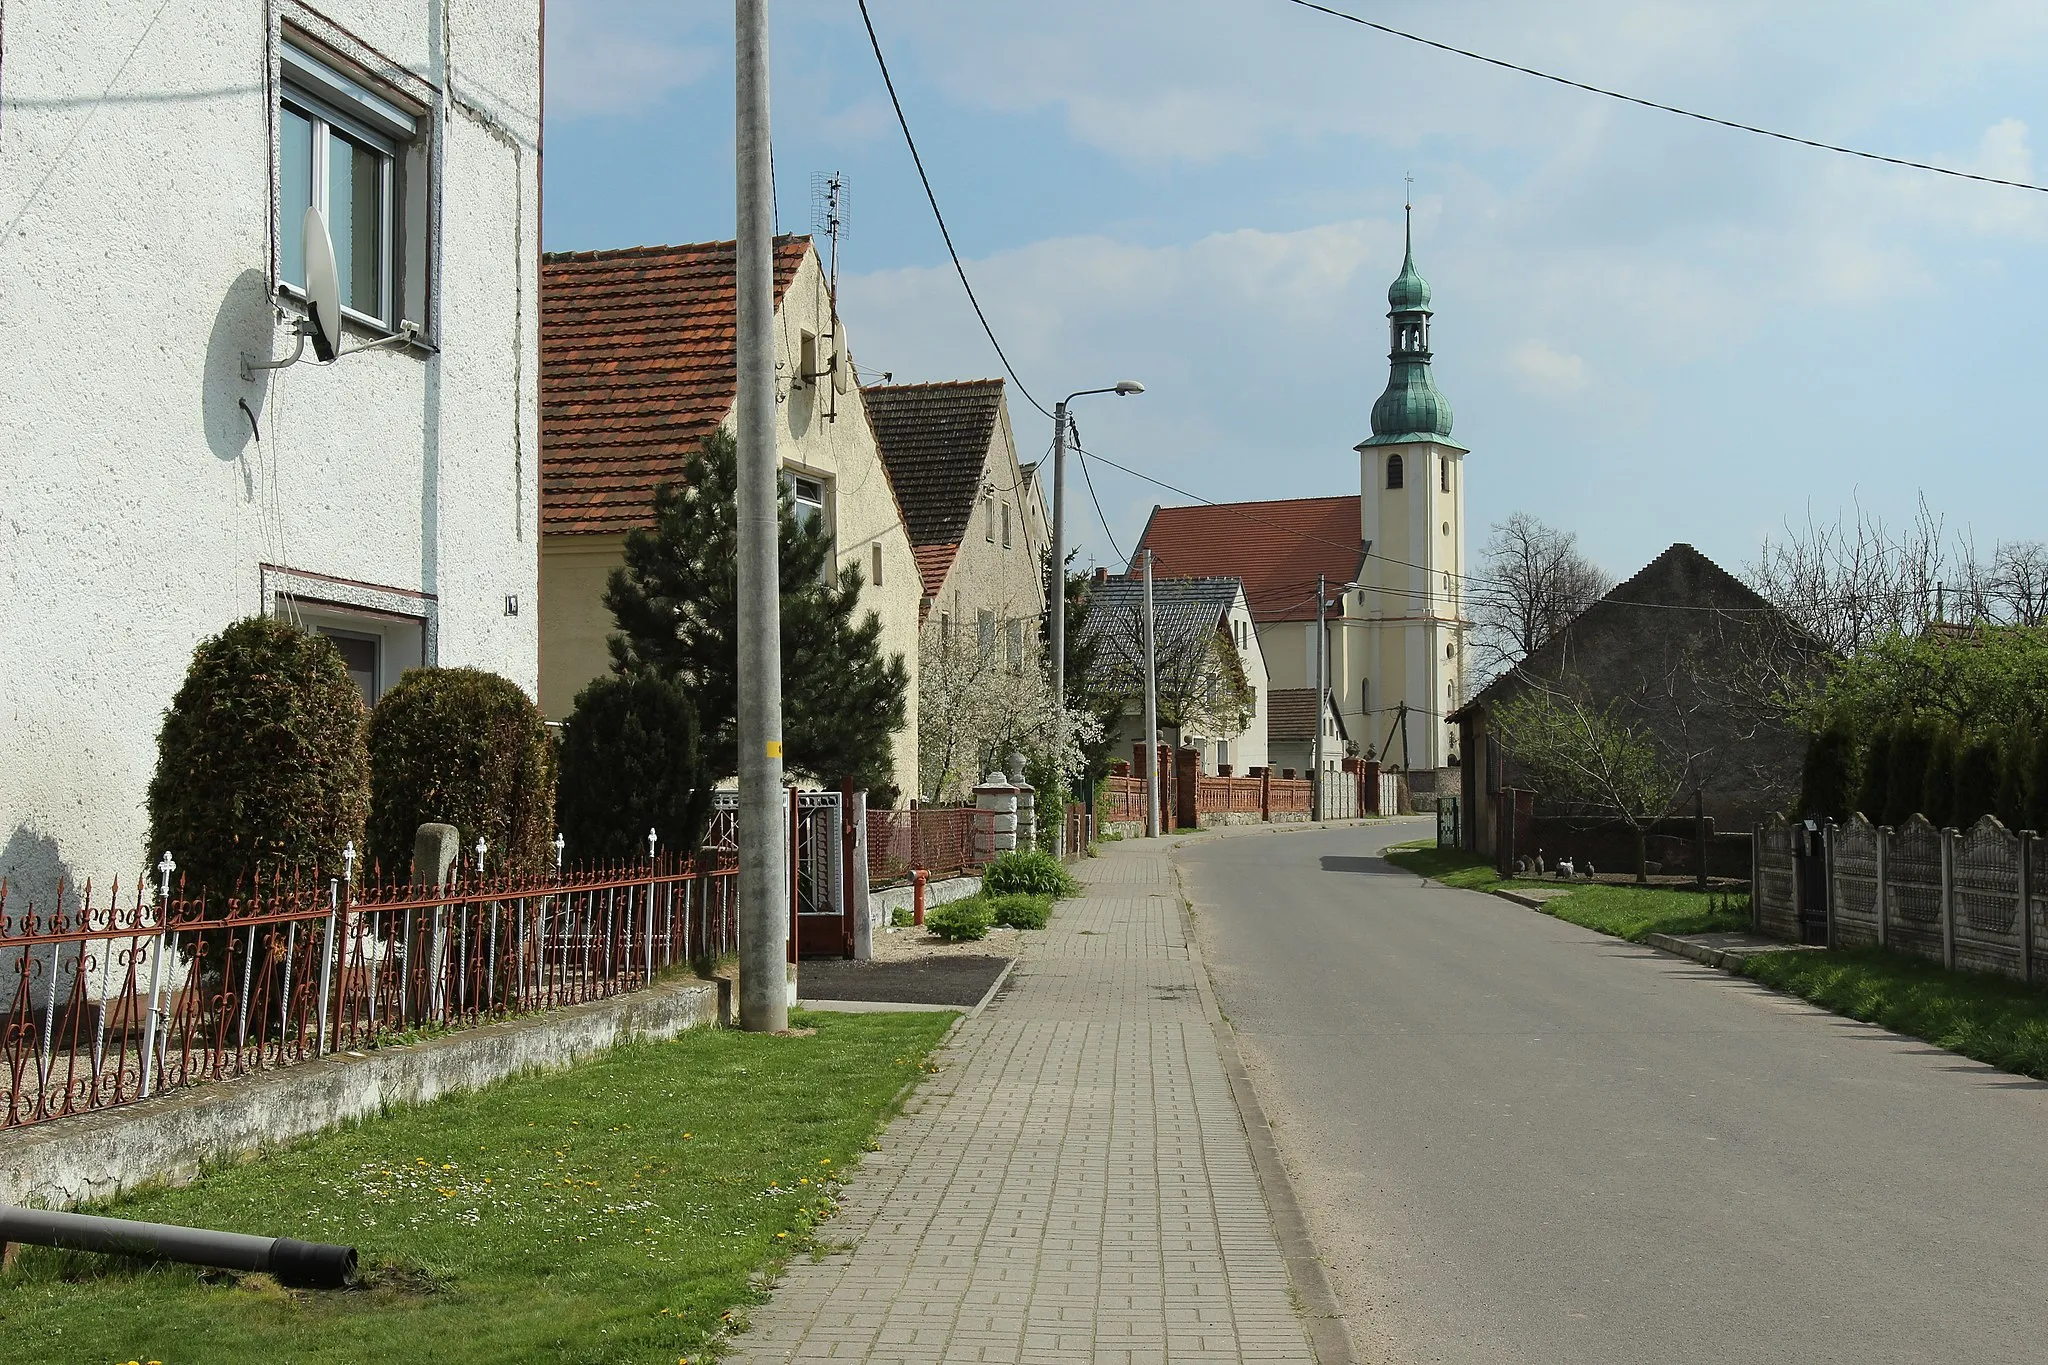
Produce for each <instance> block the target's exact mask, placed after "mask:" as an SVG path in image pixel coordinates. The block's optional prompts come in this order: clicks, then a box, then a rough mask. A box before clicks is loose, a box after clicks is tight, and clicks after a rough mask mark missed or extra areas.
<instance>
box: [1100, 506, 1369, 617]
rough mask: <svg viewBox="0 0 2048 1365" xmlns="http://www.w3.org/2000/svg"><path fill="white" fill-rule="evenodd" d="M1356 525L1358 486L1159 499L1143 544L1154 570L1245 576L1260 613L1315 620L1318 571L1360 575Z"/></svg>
mask: <svg viewBox="0 0 2048 1365" xmlns="http://www.w3.org/2000/svg"><path fill="white" fill-rule="evenodd" d="M1358 527H1359V520H1358V498H1357V496H1356V495H1355V494H1353V495H1349V496H1345V497H1336V498H1285V499H1282V500H1280V501H1277V502H1226V503H1217V504H1210V505H1205V506H1201V507H1155V508H1153V509H1152V518H1151V520H1150V521H1148V522H1146V523H1145V534H1144V535H1143V536H1142V537H1141V538H1140V539H1139V541H1138V548H1139V549H1140V550H1143V549H1147V548H1149V549H1150V550H1151V551H1152V554H1153V569H1152V571H1153V574H1154V576H1155V577H1165V578H1187V577H1229V578H1239V579H1242V580H1244V593H1245V598H1246V600H1247V601H1248V602H1249V603H1250V605H1251V610H1252V619H1253V620H1255V621H1260V622H1266V621H1313V620H1315V618H1316V575H1317V574H1318V573H1320V574H1323V575H1324V576H1325V577H1326V578H1327V579H1328V581H1329V582H1330V583H1333V584H1335V583H1348V582H1350V581H1351V580H1352V579H1354V578H1356V577H1357V576H1358V570H1359V565H1360V563H1361V562H1362V561H1361V558H1360V555H1359V550H1360V549H1361V548H1362V547H1361V546H1360V544H1359V538H1358ZM1131 564H1132V571H1133V572H1134V573H1135V572H1136V571H1137V564H1138V557H1137V556H1136V555H1135V554H1134V555H1133V556H1132V558H1131Z"/></svg>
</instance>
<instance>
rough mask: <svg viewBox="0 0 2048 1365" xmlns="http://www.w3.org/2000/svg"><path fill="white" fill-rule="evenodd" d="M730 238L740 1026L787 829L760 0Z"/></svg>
mask: <svg viewBox="0 0 2048 1365" xmlns="http://www.w3.org/2000/svg"><path fill="white" fill-rule="evenodd" d="M734 19H735V28H736V30H737V42H736V44H735V53H734V58H735V60H734V66H735V70H734V75H735V78H736V81H735V83H736V85H737V89H738V102H737V109H736V114H737V118H736V122H735V132H736V137H735V140H734V150H735V153H736V160H737V161H738V165H739V175H738V185H737V189H738V191H739V193H738V200H739V222H738V225H737V231H736V233H735V234H734V235H735V238H736V240H735V242H734V244H733V284H734V295H735V304H736V316H735V323H736V327H735V338H734V339H735V349H736V351H737V353H738V354H737V359H738V365H739V433H738V434H739V499H738V501H739V693H740V695H739V750H740V752H739V768H740V773H739V777H740V809H739V826H740V828H739V845H740V868H739V881H740V1027H741V1028H743V1029H747V1030H748V1031H750V1032H755V1033H779V1032H781V1031H782V1030H784V1029H786V1028H788V1027H789V997H788V995H787V990H788V984H789V978H788V976H787V973H786V966H785V964H786V958H787V952H788V940H789V935H790V933H791V928H790V920H789V883H788V882H787V880H786V877H787V875H788V868H789V843H788V837H789V831H788V830H787V829H786V828H785V827H784V823H783V806H784V798H783V794H782V601H781V590H780V584H779V582H778V577H779V572H778V569H779V566H778V561H777V556H776V544H775V540H776V533H777V531H778V529H779V527H778V516H779V512H780V501H781V492H780V489H779V488H778V487H777V483H776V468H775V241H774V233H775V181H774V176H773V174H772V173H771V170H770V164H769V145H768V0H735V12H734Z"/></svg>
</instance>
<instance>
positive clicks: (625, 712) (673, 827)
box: [556, 673, 711, 863]
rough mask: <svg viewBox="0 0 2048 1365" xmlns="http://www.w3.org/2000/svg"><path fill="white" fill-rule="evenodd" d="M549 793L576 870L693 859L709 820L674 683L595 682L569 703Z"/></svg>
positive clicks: (684, 698)
mask: <svg viewBox="0 0 2048 1365" xmlns="http://www.w3.org/2000/svg"><path fill="white" fill-rule="evenodd" d="M561 764H562V768H561V778H560V782H559V785H558V788H557V798H556V813H557V815H558V816H559V819H560V823H561V828H562V837H563V839H564V840H565V841H566V842H567V848H566V850H565V852H566V854H567V856H568V858H569V859H571V860H572V861H575V862H578V863H589V862H616V861H623V860H631V859H635V858H644V857H646V856H647V831H648V830H649V829H652V830H654V831H655V834H656V837H657V838H658V839H659V841H660V847H661V848H663V849H666V850H668V851H670V852H681V853H693V852H695V851H696V849H697V847H698V845H699V843H700V842H701V841H702V839H703V836H704V824H705V821H706V819H707V818H708V817H709V816H710V813H711V782H710V780H709V779H708V778H707V776H706V775H705V773H704V770H703V767H704V765H703V756H702V753H701V745H700V740H699V735H698V726H697V711H696V708H695V707H693V706H692V705H691V704H690V698H689V695H688V694H687V693H685V692H684V691H683V689H682V688H681V687H680V686H679V685H677V684H676V683H675V682H674V681H673V680H671V679H668V678H664V677H661V676H659V675H657V674H652V673H636V674H632V675H628V676H620V675H618V674H610V675H607V676H605V677H602V678H598V679H596V680H594V681H593V682H591V683H590V685H589V686H587V687H585V688H584V689H583V690H582V691H581V692H579V693H577V694H576V709H575V710H574V711H573V712H572V713H571V714H570V716H569V720H568V723H567V724H566V725H564V726H563V729H562V753H561Z"/></svg>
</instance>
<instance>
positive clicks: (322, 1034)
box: [313, 877, 341, 1057]
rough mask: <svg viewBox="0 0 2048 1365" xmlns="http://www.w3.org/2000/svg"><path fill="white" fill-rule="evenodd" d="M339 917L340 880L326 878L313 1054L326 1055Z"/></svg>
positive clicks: (317, 1055) (316, 1055)
mask: <svg viewBox="0 0 2048 1365" xmlns="http://www.w3.org/2000/svg"><path fill="white" fill-rule="evenodd" d="M339 918H341V882H340V881H339V880H338V879H337V878H334V877H329V878H328V879H327V934H326V937H325V938H324V939H323V940H322V942H321V945H320V1031H319V1032H318V1033H316V1034H314V1035H313V1055H314V1056H315V1057H325V1056H326V1055H327V1002H328V999H329V996H328V992H329V991H330V990H332V989H333V986H334V922H335V921H336V920H337V919H339Z"/></svg>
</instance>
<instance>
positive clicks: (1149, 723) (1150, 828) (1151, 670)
mask: <svg viewBox="0 0 2048 1365" xmlns="http://www.w3.org/2000/svg"><path fill="white" fill-rule="evenodd" d="M1144 555H1145V837H1146V838H1147V839H1156V838H1158V837H1159V655H1158V651H1157V649H1156V648H1155V646H1156V643H1157V642H1156V641H1155V639H1154V638H1153V628H1152V550H1151V548H1150V547H1149V546H1148V547H1147V548H1146V549H1145V551H1144Z"/></svg>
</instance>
